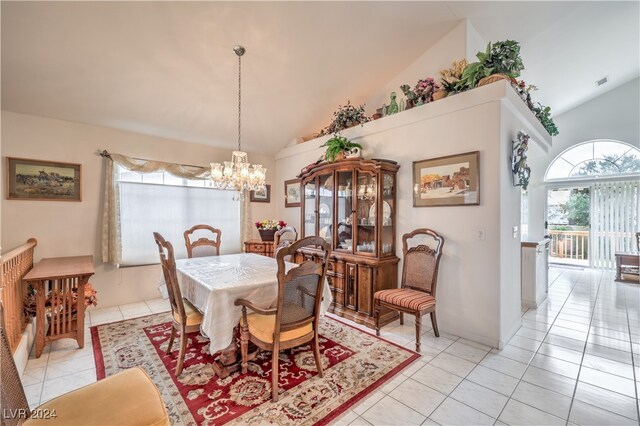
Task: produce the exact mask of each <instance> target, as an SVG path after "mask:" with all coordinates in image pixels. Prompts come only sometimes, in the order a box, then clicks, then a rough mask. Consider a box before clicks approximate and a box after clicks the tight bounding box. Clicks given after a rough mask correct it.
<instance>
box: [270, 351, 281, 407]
mask: <svg viewBox="0 0 640 426" xmlns="http://www.w3.org/2000/svg"><path fill="white" fill-rule="evenodd" d="M279 351H280V347H279V345H278V344H277V343H274V344H273V353H272V354H271V401H273V402H278V352H279Z"/></svg>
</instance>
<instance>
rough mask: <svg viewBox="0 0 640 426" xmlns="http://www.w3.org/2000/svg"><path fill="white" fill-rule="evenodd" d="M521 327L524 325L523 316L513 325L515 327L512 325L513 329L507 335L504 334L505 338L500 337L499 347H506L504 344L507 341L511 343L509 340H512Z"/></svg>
mask: <svg viewBox="0 0 640 426" xmlns="http://www.w3.org/2000/svg"><path fill="white" fill-rule="evenodd" d="M520 327H522V318H520V319H519V320H518V321H516V323H515V324H514V325H513V327H511V330H509V332H508V333H507V334H506V336H504V338H502V339H500V341H499V342H498V349H502V348H504V346H505V345H506V344H507V343H509V340H511V338H512V337H513V335H514V334H516V333H517V332H518V330H520Z"/></svg>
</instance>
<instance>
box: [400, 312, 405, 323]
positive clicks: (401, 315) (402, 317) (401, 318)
mask: <svg viewBox="0 0 640 426" xmlns="http://www.w3.org/2000/svg"><path fill="white" fill-rule="evenodd" d="M400 325H404V314H403V313H402V312H400Z"/></svg>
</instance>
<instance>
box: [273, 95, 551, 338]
mask: <svg viewBox="0 0 640 426" xmlns="http://www.w3.org/2000/svg"><path fill="white" fill-rule="evenodd" d="M527 119H529V120H535V118H533V115H532V114H531V113H530V112H529V111H528V110H527V109H526V106H524V104H523V103H522V102H521V101H520V100H519V98H517V95H516V94H515V92H514V91H513V90H512V89H511V88H510V87H509V86H508V85H507V84H506V83H502V84H494V85H490V86H487V87H483V88H479V89H476V90H474V91H471V92H466V93H463V94H460V95H456V96H454V97H451V98H448V99H444V100H442V101H438V102H435V103H433V104H428V105H426V106H423V107H419V108H414V109H412V110H410V111H405V112H403V113H401V114H397V115H395V116H391V117H386V118H383V119H380V120H376V121H374V122H371V123H367V124H365V125H364V126H362V127H360V126H358V127H355V128H351V129H348V130H346V131H344V132H343V135H344V136H346V137H348V138H350V139H352V140H354V141H356V142H359V143H361V144H362V145H363V146H364V147H365V150H364V156H365V157H366V158H386V159H390V160H394V161H397V162H398V163H399V164H400V170H399V172H398V205H397V211H396V220H397V234H396V244H399V243H400V241H401V236H402V234H404V233H406V232H409V231H411V230H413V229H416V228H421V227H427V228H432V229H434V230H436V231H437V232H440V233H442V234H443V235H444V237H445V238H446V243H445V247H444V254H443V258H442V262H441V267H440V268H441V269H440V277H439V284H438V295H437V298H438V323H439V324H440V325H441V327H442V330H444V331H447V332H450V333H452V334H456V335H458V336H463V337H466V338H469V339H472V340H475V341H478V342H481V343H485V344H489V345H492V346H497V345H501V344H504V342H506V341H507V340H508V339H509V338H510V336H511V335H512V334H513V333H515V331H516V330H517V328H518V327H519V325H520V250H519V244H520V239H519V235H516V237H515V238H514V237H513V234H512V229H513V227H514V226H519V221H520V191H519V189H518V188H515V187H513V186H512V183H511V175H510V166H509V156H510V154H511V150H510V149H511V148H510V147H511V138H512V137H513V136H515V134H516V133H517V130H519V129H525V130H528V131H529V133H531V134H534V133H536V132H537V131H539V130H540V129H541V128H540V127H539V123H533V124H531V122H528V121H527ZM529 129H531V130H529ZM534 139H538V141H539V140H540V139H539V138H536V137H534ZM324 140H326V137H325V138H320V139H317V140H313V141H309V142H306V143H305V144H302V145H297V146H294V147H289V148H286V149H284V150H283V151H281V152H280V153H279V154H278V155H277V156H276V187H277V189H278V191H280V192H282V188H281V187H282V183H283V182H284V181H285V180H287V179H291V178H293V177H294V176H295V175H296V174H297V173H299V171H300V169H301V168H302V167H304V166H306V165H307V164H309V163H311V162H314V161H315V160H317V159H318V158H319V157H320V156H321V155H322V153H323V148H319V146H320V145H321V144H322V143H323V142H324ZM476 150H477V151H480V183H481V204H480V205H479V206H461V207H441V208H415V207H413V198H412V197H413V183H412V182H413V177H412V163H413V162H414V161H417V160H422V159H426V158H434V157H440V156H446V155H452V154H458V153H464V152H469V151H476ZM277 207H278V209H279V212H280V213H279V215H280V216H281V217H283V218H284V219H285V220H287V221H290V222H291V223H292V224H294V225H295V226H296V227H298V229H300V208H284V206H283V205H281V204H278V206H277ZM479 230H484V232H485V239H484V240H479V239H478V238H477V233H478V231H479ZM399 253H401V250H400V248H399V246H397V248H396V254H399Z"/></svg>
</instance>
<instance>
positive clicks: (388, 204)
mask: <svg viewBox="0 0 640 426" xmlns="http://www.w3.org/2000/svg"><path fill="white" fill-rule="evenodd" d="M395 202H396V178H395V175H394V174H393V173H388V172H385V173H383V174H382V222H381V223H380V224H381V225H382V233H381V234H382V241H381V244H382V256H384V255H389V254H394V253H395V247H394V246H393V242H394V228H395V226H394V225H395V224H394V223H393V217H394V215H393V212H394V209H395V208H396V206H395Z"/></svg>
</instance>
